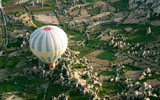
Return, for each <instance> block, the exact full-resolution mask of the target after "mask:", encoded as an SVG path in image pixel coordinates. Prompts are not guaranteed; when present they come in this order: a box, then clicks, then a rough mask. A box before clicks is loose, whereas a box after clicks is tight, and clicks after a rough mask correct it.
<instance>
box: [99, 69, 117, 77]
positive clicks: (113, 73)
mask: <svg viewBox="0 0 160 100" xmlns="http://www.w3.org/2000/svg"><path fill="white" fill-rule="evenodd" d="M102 75H104V76H113V75H116V73H115V72H114V71H108V70H106V71H102Z"/></svg>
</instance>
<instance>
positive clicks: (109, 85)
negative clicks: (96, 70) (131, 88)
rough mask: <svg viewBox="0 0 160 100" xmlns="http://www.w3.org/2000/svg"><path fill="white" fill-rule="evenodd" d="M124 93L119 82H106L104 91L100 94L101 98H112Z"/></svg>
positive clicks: (103, 87)
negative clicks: (106, 96)
mask: <svg viewBox="0 0 160 100" xmlns="http://www.w3.org/2000/svg"><path fill="white" fill-rule="evenodd" d="M121 92H122V87H121V86H120V85H119V84H118V83H117V82H109V81H104V82H103V85H102V90H101V91H100V92H99V96H100V97H103V96H105V95H108V96H110V97H112V96H115V95H117V93H121Z"/></svg>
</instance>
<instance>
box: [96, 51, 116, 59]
mask: <svg viewBox="0 0 160 100" xmlns="http://www.w3.org/2000/svg"><path fill="white" fill-rule="evenodd" d="M97 58H100V59H106V60H114V58H115V56H114V54H113V53H111V52H108V51H104V52H103V53H101V54H99V55H98V56H97Z"/></svg>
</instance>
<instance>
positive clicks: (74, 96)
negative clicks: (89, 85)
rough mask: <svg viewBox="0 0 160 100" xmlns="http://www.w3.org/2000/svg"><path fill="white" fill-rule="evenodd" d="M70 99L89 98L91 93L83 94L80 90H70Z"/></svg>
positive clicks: (82, 99) (86, 99) (84, 99)
mask: <svg viewBox="0 0 160 100" xmlns="http://www.w3.org/2000/svg"><path fill="white" fill-rule="evenodd" d="M69 96H70V98H69V100H89V97H90V95H89V94H87V95H81V94H80V93H79V92H78V91H73V90H72V91H70V92H69Z"/></svg>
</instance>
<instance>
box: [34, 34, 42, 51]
mask: <svg viewBox="0 0 160 100" xmlns="http://www.w3.org/2000/svg"><path fill="white" fill-rule="evenodd" d="M41 33H42V32H41ZM41 33H40V34H41ZM40 34H37V35H36V36H35V37H34V38H33V41H32V49H34V47H35V43H36V40H37V38H38V37H39V35H40Z"/></svg>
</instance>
